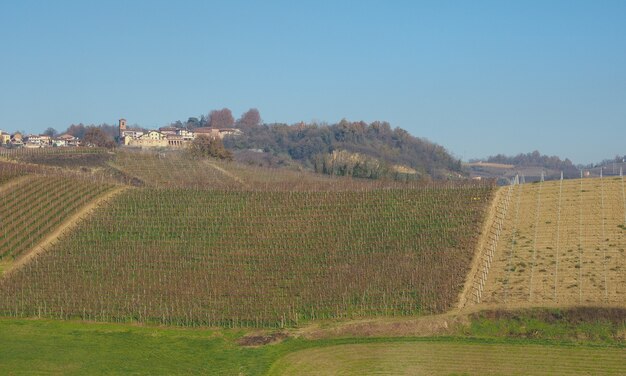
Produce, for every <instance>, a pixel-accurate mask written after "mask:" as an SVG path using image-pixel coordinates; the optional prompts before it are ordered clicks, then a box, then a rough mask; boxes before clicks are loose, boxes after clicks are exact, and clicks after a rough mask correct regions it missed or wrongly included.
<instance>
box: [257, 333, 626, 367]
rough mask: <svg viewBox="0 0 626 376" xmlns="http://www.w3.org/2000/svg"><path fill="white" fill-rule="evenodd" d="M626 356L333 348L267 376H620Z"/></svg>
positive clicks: (510, 349)
mask: <svg viewBox="0 0 626 376" xmlns="http://www.w3.org/2000/svg"><path fill="white" fill-rule="evenodd" d="M625 360H626V350H624V349H619V348H608V349H607V348H594V347H558V346H549V345H538V344H532V345H520V344H502V343H498V344H495V343H491V344H488V343H463V342H452V341H442V342H423V341H418V342H398V343H368V344H353V345H337V346H328V347H321V348H314V349H308V350H302V351H297V352H295V353H292V354H289V355H287V356H285V357H283V358H281V359H279V360H278V362H276V363H275V364H274V365H273V366H272V368H271V370H270V372H269V373H270V374H271V375H344V374H350V375H365V374H369V375H372V374H376V375H423V374H427V375H432V374H436V375H439V374H443V375H448V374H476V375H485V374H497V375H590V374H602V375H623V374H624V372H626V365H625V364H624V361H625Z"/></svg>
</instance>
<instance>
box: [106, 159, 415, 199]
mask: <svg viewBox="0 0 626 376" xmlns="http://www.w3.org/2000/svg"><path fill="white" fill-rule="evenodd" d="M109 164H110V166H112V167H114V168H116V169H118V170H119V171H122V172H123V173H124V174H125V175H127V176H131V177H135V178H137V179H139V180H140V181H141V182H143V183H144V185H145V186H147V187H152V188H200V189H219V190H246V191H250V190H257V191H284V192H287V191H347V190H349V191H354V190H371V189H380V188H408V187H417V186H423V185H424V184H420V183H419V182H411V183H400V182H393V181H383V180H370V179H353V178H348V177H337V176H328V175H323V174H317V173H313V172H308V171H295V170H290V169H286V168H266V167H256V166H250V165H246V164H242V163H238V162H225V161H218V160H207V159H191V158H190V157H189V156H188V155H186V154H185V152H184V151H180V150H177V151H162V152H157V151H145V150H144V151H133V150H118V151H117V152H116V155H115V158H114V159H113V160H112V161H111V162H109Z"/></svg>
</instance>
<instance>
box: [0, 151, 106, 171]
mask: <svg viewBox="0 0 626 376" xmlns="http://www.w3.org/2000/svg"><path fill="white" fill-rule="evenodd" d="M0 157H4V158H7V159H9V160H14V161H17V162H22V163H29V164H36V165H43V166H55V167H63V168H94V167H104V166H106V162H107V161H108V160H109V159H111V157H112V153H111V152H110V151H108V150H107V149H104V148H89V147H44V148H35V149H28V148H19V149H0Z"/></svg>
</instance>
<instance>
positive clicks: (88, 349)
mask: <svg viewBox="0 0 626 376" xmlns="http://www.w3.org/2000/svg"><path fill="white" fill-rule="evenodd" d="M493 324H494V325H493V326H495V327H497V326H500V324H497V323H495V322H494V323H493ZM550 325H551V324H548V326H550ZM485 328H486V326H485V322H484V320H483V321H482V324H481V325H478V326H474V325H469V326H468V327H466V328H465V330H466V331H467V332H466V333H461V332H458V333H454V332H451V333H450V336H447V337H426V338H344V339H324V340H307V339H304V338H288V339H286V340H284V341H282V342H279V343H275V344H269V345H264V346H258V347H243V346H240V345H239V344H238V341H239V340H240V339H241V338H242V337H243V336H244V335H246V334H250V333H251V332H249V331H245V330H242V329H201V328H200V329H198V328H196V329H186V328H172V327H151V326H135V325H129V324H110V323H89V322H81V321H54V320H19V319H0V349H2V351H0V374H2V375H37V374H46V375H86V374H89V375H99V374H109V375H110V374H135V375H200V374H206V375H209V374H210V375H266V374H275V375H293V374H299V375H300V374H303V375H305V374H318V375H320V374H321V375H323V374H347V375H363V374H375V373H378V374H624V372H626V348H625V347H624V343H623V342H613V341H604V340H598V341H593V342H587V341H585V342H579V341H577V340H575V339H572V340H564V341H554V340H551V339H546V338H548V337H549V334H547V335H548V337H546V338H536V339H525V340H520V339H515V338H506V337H500V335H499V334H496V335H495V336H494V335H493V333H491V332H490V330H488V329H485ZM579 329H580V325H578V326H577V327H575V328H571V330H570V331H569V334H568V336H569V337H572V338H573V337H574V336H575V333H576V330H579Z"/></svg>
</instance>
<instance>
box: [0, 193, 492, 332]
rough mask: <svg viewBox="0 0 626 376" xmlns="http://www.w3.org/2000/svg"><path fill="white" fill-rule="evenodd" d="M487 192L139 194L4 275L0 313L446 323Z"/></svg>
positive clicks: (189, 321) (211, 321)
mask: <svg viewBox="0 0 626 376" xmlns="http://www.w3.org/2000/svg"><path fill="white" fill-rule="evenodd" d="M491 193H492V188H491V186H489V185H443V186H432V187H426V188H414V189H395V190H388V189H385V190H360V191H319V192H297V191H290V192H281V191H275V192H272V191H269V192H268V191H261V192H255V191H216V190H201V189H153V188H141V189H140V188H135V189H131V190H128V191H126V192H125V193H124V194H122V195H121V196H119V197H118V198H116V200H115V201H114V202H112V203H110V204H109V205H108V206H106V207H103V208H101V209H100V210H98V211H97V212H96V213H94V214H93V215H92V216H91V217H90V218H89V219H88V220H86V221H85V222H83V223H82V224H81V226H80V227H79V228H78V229H77V230H76V231H74V232H72V233H71V234H68V235H67V237H65V238H64V239H63V241H60V242H58V243H57V244H56V245H54V246H53V247H51V248H50V249H49V250H48V252H46V253H44V254H41V255H40V256H39V257H37V258H36V259H35V260H33V262H31V263H28V264H26V265H24V267H23V268H21V269H20V270H18V271H17V272H15V273H12V274H11V275H9V276H8V278H4V279H3V280H2V281H1V282H0V313H1V314H2V315H17V316H48V317H56V318H70V317H81V318H85V319H91V320H107V321H129V320H138V321H143V322H155V321H156V322H162V323H169V324H179V325H198V324H203V325H227V326H232V325H234V326H283V325H293V324H296V323H298V322H301V321H306V320H310V319H318V318H337V317H344V318H346V317H361V316H371V315H394V316H396V315H414V314H426V313H432V312H443V311H445V310H447V309H449V308H450V307H452V306H453V305H454V304H455V303H456V299H457V296H458V294H459V292H460V289H461V286H462V284H463V280H464V278H465V275H466V273H467V271H468V270H469V264H470V261H471V258H472V255H473V253H474V247H475V244H476V240H477V234H478V231H479V228H480V223H481V222H482V216H483V214H484V212H485V207H486V205H488V203H489V202H490V199H491ZM390 276H393V278H390Z"/></svg>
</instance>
